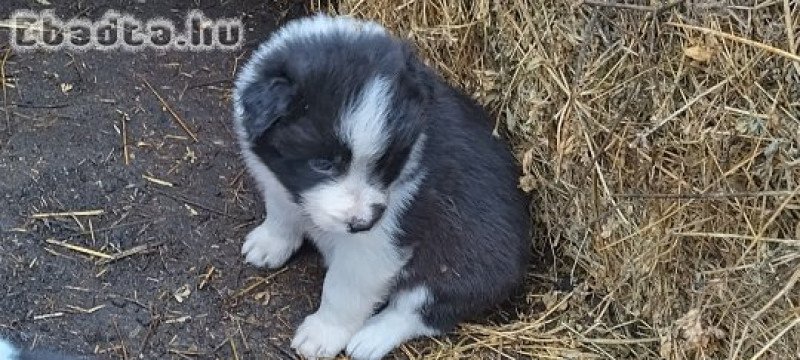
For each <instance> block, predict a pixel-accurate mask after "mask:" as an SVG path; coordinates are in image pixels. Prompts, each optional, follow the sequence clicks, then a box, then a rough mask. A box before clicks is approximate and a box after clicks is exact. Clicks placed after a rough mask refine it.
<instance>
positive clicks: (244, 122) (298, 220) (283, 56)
mask: <svg viewBox="0 0 800 360" xmlns="http://www.w3.org/2000/svg"><path fill="white" fill-rule="evenodd" d="M234 108H235V109H234V110H235V127H236V132H237V135H238V138H239V144H240V146H241V151H242V156H243V158H244V161H245V163H246V165H247V168H248V169H249V171H250V173H251V175H252V176H253V177H254V178H255V180H256V182H257V184H258V187H259V189H260V191H261V193H262V195H263V197H264V200H265V203H266V211H267V217H266V219H265V221H264V223H263V224H261V225H260V226H258V227H257V228H255V229H254V230H252V232H251V233H250V234H248V235H247V238H246V240H245V243H244V246H243V248H242V253H243V254H244V255H245V257H246V259H247V261H248V262H249V263H251V264H253V265H256V266H266V267H270V268H276V267H280V266H282V265H283V264H284V263H285V262H286V261H287V260H288V259H289V257H290V256H291V255H292V254H293V253H294V252H295V250H297V248H298V247H299V246H300V245H301V243H302V241H303V238H304V237H306V236H307V237H308V238H309V239H311V241H312V242H313V243H314V244H315V245H316V247H317V248H318V249H319V250H320V252H321V253H322V255H323V257H324V259H325V264H326V265H327V268H328V269H327V273H326V275H325V281H324V284H323V289H322V299H321V302H320V306H319V309H318V310H317V311H316V312H315V313H313V314H311V315H309V316H308V317H307V318H306V319H305V320H304V321H303V322H302V324H300V326H299V327H298V329H297V332H296V334H295V336H294V339H293V341H292V347H293V348H294V349H295V350H296V351H297V352H298V353H299V354H301V355H303V356H305V357H307V358H322V357H333V356H336V355H337V354H338V353H340V352H341V351H342V350H344V351H345V352H346V353H347V354H349V355H351V356H352V357H354V358H356V359H378V358H381V357H383V356H384V355H386V354H387V353H389V352H390V351H391V350H392V349H394V348H395V347H397V346H398V345H400V344H401V343H403V342H405V341H407V340H409V339H412V338H415V337H419V336H433V335H437V334H442V333H444V332H446V331H449V330H450V329H452V328H453V327H454V326H455V325H457V324H458V323H459V322H461V321H464V320H466V319H469V318H472V317H474V316H476V315H479V314H480V313H482V312H483V311H485V310H487V309H489V308H490V307H492V306H494V305H496V304H498V303H499V302H501V301H503V300H504V299H506V298H507V297H508V296H509V295H510V294H511V293H512V292H513V291H514V290H515V289H517V288H518V286H519V285H520V283H521V281H522V279H523V275H524V273H525V269H526V265H527V261H528V253H529V248H528V243H529V239H530V237H529V233H528V232H529V220H528V214H527V207H526V204H527V202H526V199H525V198H524V197H523V195H522V194H521V193H520V191H519V190H518V189H517V186H516V184H517V178H518V170H517V168H516V165H515V161H514V159H513V157H512V155H511V153H510V151H509V150H508V149H507V147H506V146H505V145H504V144H503V143H502V142H501V141H499V140H498V139H496V138H494V137H493V136H492V122H491V121H490V119H489V117H488V115H487V114H486V112H485V111H484V110H483V109H482V108H481V107H480V106H479V105H477V104H476V103H475V102H474V101H472V100H471V99H470V98H469V97H467V96H465V95H463V94H462V93H460V92H459V91H457V90H456V89H454V88H452V87H450V86H449V85H447V84H446V83H445V81H443V80H442V79H441V78H440V77H439V76H437V75H436V74H435V73H434V72H433V71H432V70H431V69H430V68H429V67H427V66H426V65H424V64H423V63H422V61H420V60H419V58H418V57H417V56H416V55H415V53H414V51H413V49H412V47H411V46H409V45H408V44H407V43H405V42H403V41H401V40H399V39H397V38H396V37H394V36H392V35H390V34H389V33H388V32H387V31H386V30H385V29H384V28H383V27H381V26H380V25H378V24H376V23H373V22H369V21H361V20H356V19H353V18H349V17H329V16H325V15H318V16H314V17H308V18H304V19H300V20H295V21H293V22H290V23H288V24H287V25H285V26H284V27H283V28H281V29H280V30H279V31H277V32H276V33H275V34H274V35H273V36H272V37H271V38H270V39H269V40H268V41H266V42H265V43H263V44H262V45H261V46H260V47H259V48H258V49H257V50H256V51H255V53H254V54H253V56H252V58H251V60H250V61H249V62H248V63H247V64H246V66H245V67H244V68H243V70H242V71H241V73H240V74H239V77H238V79H237V81H236V87H235V91H234Z"/></svg>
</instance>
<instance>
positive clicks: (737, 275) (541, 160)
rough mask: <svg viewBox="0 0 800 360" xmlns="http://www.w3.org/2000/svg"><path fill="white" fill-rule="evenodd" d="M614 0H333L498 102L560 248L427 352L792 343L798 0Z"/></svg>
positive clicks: (796, 264) (797, 305) (719, 350)
mask: <svg viewBox="0 0 800 360" xmlns="http://www.w3.org/2000/svg"><path fill="white" fill-rule="evenodd" d="M613 2H615V1H613V0H605V1H591V2H589V1H586V2H585V3H584V2H582V1H579V0H575V1H563V0H527V1H525V0H506V1H490V0H472V1H470V0H432V1H423V0H404V1H392V0H371V1H365V0H342V1H341V2H340V5H339V6H340V8H339V11H340V12H342V13H349V14H355V15H357V16H361V17H367V18H371V19H378V20H380V21H381V22H383V23H384V24H386V25H387V26H389V27H390V28H393V29H395V30H396V31H397V32H398V33H399V34H400V35H402V36H406V37H408V38H410V39H412V40H413V41H414V42H415V43H416V44H417V45H418V46H419V48H420V49H421V52H422V54H423V55H424V56H425V57H426V58H427V59H428V60H429V61H430V63H431V64H433V65H434V66H436V67H437V68H438V69H440V70H441V72H442V73H443V74H444V75H445V77H446V78H447V79H448V80H449V81H452V82H453V83H455V84H459V85H461V86H462V87H463V88H465V89H467V90H468V91H469V92H471V93H472V94H474V95H475V96H477V97H478V98H479V99H480V100H481V101H482V102H483V103H484V104H486V105H487V106H488V107H489V108H490V109H491V110H492V111H493V112H494V113H495V114H496V115H497V118H498V119H499V120H498V128H499V130H501V131H502V132H503V133H507V134H508V135H509V137H510V139H511V141H512V143H513V144H514V148H515V150H516V152H517V154H518V158H519V160H520V162H521V163H522V165H523V168H524V173H525V174H524V176H523V177H522V178H521V180H520V185H521V186H522V187H523V188H524V189H525V190H526V191H529V192H531V193H532V194H533V197H534V205H535V206H534V212H533V216H534V218H535V220H536V223H537V224H538V234H537V236H536V238H535V239H534V247H535V248H536V249H537V251H538V252H539V253H540V254H543V255H548V254H550V255H549V256H543V258H548V257H552V258H553V261H552V262H551V263H549V264H548V266H546V267H544V268H543V269H537V270H536V271H534V272H532V276H531V278H532V283H534V289H533V290H532V291H531V292H530V294H529V295H528V297H527V299H526V300H527V302H526V304H525V305H523V306H520V314H519V318H518V319H517V320H515V321H511V322H510V323H509V322H503V323H498V324H495V325H479V324H466V325H464V326H462V327H461V328H460V329H459V331H458V333H457V334H456V336H454V337H450V338H448V339H446V340H439V341H443V342H441V343H439V342H436V343H430V345H426V344H428V343H426V344H423V345H420V346H422V348H420V347H416V348H415V349H416V350H417V351H419V353H421V354H424V355H425V356H426V357H432V358H468V357H474V356H477V355H482V356H491V357H496V358H519V357H525V356H530V357H533V358H631V357H635V358H659V357H660V358H668V359H683V358H720V359H735V358H737V359H738V358H764V359H789V358H798V357H800V326H798V324H799V323H800V320H798V319H800V286H797V285H796V282H797V280H798V277H800V251H799V250H798V248H799V247H800V100H798V99H800V75H798V72H800V62H798V61H797V55H795V54H797V53H798V52H797V47H798V43H800V38H799V37H798V36H799V35H800V25H798V24H800V3H798V2H797V1H794V0H793V1H789V0H775V1H766V0H758V1H755V0H753V1H746V0H741V1H699V0H698V1H688V0H687V1H677V3H678V4H670V3H672V2H674V1H663V2H660V1H656V0H651V1H646V0H642V1H626V2H624V3H625V4H622V3H623V2H622V1H619V3H620V4H622V5H621V6H619V5H620V4H617V5H618V6H607V5H605V4H606V3H613ZM664 4H666V5H664ZM631 5H633V6H631ZM565 280H569V283H571V284H572V285H573V286H566V287H565V286H563V283H565V282H567V281H565ZM555 284H561V285H559V286H556V285H555ZM405 352H406V353H407V354H413V353H415V351H414V350H413V349H405Z"/></svg>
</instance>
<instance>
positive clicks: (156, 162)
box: [0, 0, 322, 359]
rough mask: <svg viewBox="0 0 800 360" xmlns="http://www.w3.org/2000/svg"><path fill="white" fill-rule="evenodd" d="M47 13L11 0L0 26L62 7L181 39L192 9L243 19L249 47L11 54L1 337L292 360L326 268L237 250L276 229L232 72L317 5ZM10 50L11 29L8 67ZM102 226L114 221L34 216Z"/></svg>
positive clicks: (200, 3) (116, 349)
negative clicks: (235, 112) (275, 261)
mask: <svg viewBox="0 0 800 360" xmlns="http://www.w3.org/2000/svg"><path fill="white" fill-rule="evenodd" d="M49 3H52V4H53V5H49V6H48V5H47V4H48V2H46V1H34V0H29V1H20V0H3V1H2V3H1V4H0V18H3V19H6V18H8V16H9V14H10V13H11V12H12V11H13V10H15V9H23V8H25V9H34V10H39V9H43V8H46V7H53V8H55V9H56V14H57V15H58V16H60V17H61V18H69V17H71V16H76V15H80V16H85V17H88V18H90V19H97V18H98V17H99V16H101V15H102V14H103V13H104V12H105V11H106V10H107V9H116V10H119V11H122V12H127V13H130V14H133V15H136V16H137V17H138V18H140V19H149V18H153V17H156V16H166V17H167V18H170V19H172V20H174V21H176V22H179V23H182V21H183V18H182V16H183V14H184V13H185V11H186V10H188V9H189V8H199V9H202V10H203V12H204V13H205V14H206V15H207V16H208V17H210V18H220V17H232V16H239V15H241V14H242V13H244V12H245V11H246V12H247V14H249V16H247V17H246V18H245V21H246V26H247V28H248V31H247V33H246V38H245V41H246V45H245V48H244V49H243V50H241V51H235V52H205V53H195V52H169V53H157V52H156V51H151V50H145V51H141V52H136V53H131V52H127V53H125V52H117V53H103V52H85V53H72V52H69V51H58V52H37V53H14V52H10V53H9V56H8V58H7V59H6V61H5V63H4V71H5V74H6V78H5V84H6V102H5V104H3V106H2V108H0V231H1V232H0V336H2V337H6V338H10V339H11V340H12V341H14V342H17V343H18V344H21V345H22V346H27V347H31V348H48V349H55V350H60V351H64V352H67V353H71V354H83V355H88V354H95V353H96V354H98V355H99V356H100V358H109V359H133V358H137V357H138V358H145V359H169V358H174V359H181V358H196V359H215V358H219V359H234V358H238V359H264V358H291V357H292V356H293V355H291V350H290V349H289V345H288V343H289V339H290V336H291V334H292V332H293V329H294V327H295V326H296V325H297V324H298V323H299V321H300V320H302V317H303V316H304V315H305V314H307V313H308V312H310V311H312V310H313V307H314V306H315V304H316V303H317V300H318V299H317V294H318V293H319V290H320V287H321V279H322V272H321V269H320V267H319V265H320V264H319V263H320V260H319V257H318V255H317V254H316V253H315V252H314V251H313V250H310V249H307V248H304V250H303V251H301V254H300V255H299V256H296V257H295V258H294V259H293V260H291V261H290V263H289V264H288V267H286V268H285V270H280V271H277V272H273V271H268V270H259V269H256V268H254V267H252V266H248V265H246V264H245V263H244V261H243V258H242V257H241V255H240V247H241V243H242V239H243V237H244V235H245V234H246V233H247V231H248V230H249V229H251V228H252V227H254V226H255V225H256V224H257V223H258V222H259V221H260V220H261V218H262V217H263V215H264V214H263V208H262V205H261V203H260V199H259V197H258V195H257V194H256V193H255V192H254V191H253V186H252V185H253V184H252V182H251V180H250V179H249V178H248V176H246V174H244V167H243V164H242V163H241V162H240V161H239V158H238V157H237V153H236V149H235V146H234V145H235V144H234V142H233V137H232V134H231V125H230V120H231V117H230V112H231V106H230V101H229V100H230V87H231V80H232V78H233V74H234V71H235V69H236V67H237V65H241V64H242V62H243V61H244V60H245V59H246V58H247V55H248V54H249V52H250V51H251V50H252V49H253V47H254V46H255V45H256V44H257V43H258V42H260V41H261V40H263V39H264V38H265V37H266V35H267V34H269V32H270V31H271V30H272V29H274V28H275V26H276V24H279V23H281V22H282V21H285V20H286V19H288V18H292V17H296V16H300V15H302V14H304V13H305V12H306V9H305V7H304V5H303V3H305V2H297V1H273V2H266V1H246V0H230V1H220V0H194V1H191V2H190V1H178V0H171V1H153V0H137V1H94V2H92V1H75V2H72V1H70V2H66V1H63V2H62V1H52V0H51V1H50V2H49ZM8 39H9V33H8V29H2V30H0V46H3V51H2V53H3V54H5V52H6V49H8V47H7V46H6V44H7V43H8ZM145 82H147V83H149V84H151V85H152V87H153V89H154V90H155V92H157V93H158V94H159V95H161V96H162V97H163V98H164V101H165V102H166V104H168V106H169V107H170V108H171V109H172V110H174V111H175V113H177V114H178V115H179V116H180V117H181V118H182V119H183V120H184V121H185V122H186V123H187V124H188V127H189V128H190V130H191V131H192V132H194V133H195V134H196V136H197V141H196V142H195V141H193V140H192V139H191V138H190V137H188V136H187V132H185V131H184V130H183V129H181V127H179V126H178V125H177V123H176V121H175V120H174V119H173V117H172V116H171V115H170V113H169V112H167V111H165V108H164V105H163V104H162V103H161V102H160V101H159V99H158V98H157V97H156V95H155V94H154V91H153V90H151V89H149V88H148V87H147V86H146V85H145ZM125 116H127V118H128V120H127V121H126V122H125V124H124V127H123V123H122V121H123V118H124V117H125ZM6 119H7V120H8V124H7V123H6ZM122 134H125V135H126V136H127V143H128V146H127V150H128V157H129V164H127V165H126V164H125V155H124V152H123V137H122ZM148 177H149V179H148ZM165 182H168V183H171V184H173V185H174V186H168V185H166V183H165ZM91 210H99V211H102V213H101V214H96V213H95V214H96V215H88V216H87V215H80V216H44V217H37V216H35V215H36V214H42V213H54V212H70V211H91ZM65 244H68V245H69V244H71V245H74V246H78V247H80V248H78V249H76V248H69V247H67V246H66V245H65ZM81 249H91V250H96V251H98V252H101V253H102V254H100V255H101V257H98V256H93V255H89V254H86V253H85V252H82V251H81ZM103 254H105V255H112V256H113V257H114V258H112V259H110V260H109V259H104V258H103V257H102V255H103ZM120 254H122V255H129V256H124V257H121V256H120Z"/></svg>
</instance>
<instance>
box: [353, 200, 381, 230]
mask: <svg viewBox="0 0 800 360" xmlns="http://www.w3.org/2000/svg"><path fill="white" fill-rule="evenodd" d="M370 210H371V212H372V214H371V215H370V217H369V218H367V219H360V218H358V217H353V218H352V219H350V221H348V222H347V229H348V230H349V231H350V232H351V233H357V232H362V231H367V230H369V229H372V227H373V226H375V224H376V223H377V222H378V220H380V219H381V217H382V216H383V213H384V212H386V205H383V204H372V205H370Z"/></svg>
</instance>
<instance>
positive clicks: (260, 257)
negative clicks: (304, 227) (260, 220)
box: [242, 223, 302, 269]
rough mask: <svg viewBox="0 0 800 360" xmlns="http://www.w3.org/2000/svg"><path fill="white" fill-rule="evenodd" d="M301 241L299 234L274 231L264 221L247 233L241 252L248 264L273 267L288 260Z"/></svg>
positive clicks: (279, 265)
mask: <svg viewBox="0 0 800 360" xmlns="http://www.w3.org/2000/svg"><path fill="white" fill-rule="evenodd" d="M301 242H302V238H300V236H299V235H295V234H284V233H282V232H280V231H275V230H273V229H272V228H271V227H270V226H269V225H267V224H266V223H265V224H261V225H260V226H258V227H257V228H255V229H253V231H251V232H250V233H249V234H247V237H246V238H245V242H244V245H243V246H242V254H243V255H244V256H245V258H246V259H247V262H248V263H250V264H253V265H255V266H258V267H263V266H266V267H268V268H270V269H275V268H278V267H281V266H282V265H283V264H284V263H286V260H289V257H291V256H292V254H293V253H294V252H295V250H297V248H298V247H300V243H301Z"/></svg>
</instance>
